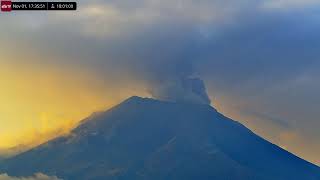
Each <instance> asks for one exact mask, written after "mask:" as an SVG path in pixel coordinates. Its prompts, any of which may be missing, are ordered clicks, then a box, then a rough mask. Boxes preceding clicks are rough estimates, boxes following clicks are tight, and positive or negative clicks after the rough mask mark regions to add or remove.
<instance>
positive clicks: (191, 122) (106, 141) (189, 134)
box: [0, 97, 320, 180]
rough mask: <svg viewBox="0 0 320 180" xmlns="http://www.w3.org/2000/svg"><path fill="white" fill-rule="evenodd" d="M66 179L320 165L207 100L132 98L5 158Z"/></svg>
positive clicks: (305, 171)
mask: <svg viewBox="0 0 320 180" xmlns="http://www.w3.org/2000/svg"><path fill="white" fill-rule="evenodd" d="M0 172H6V173H8V174H10V175H14V176H29V175H31V174H34V173H36V172H42V173H45V174H48V175H57V176H58V177H61V178H63V179H66V180H82V179H83V180H104V179H107V180H108V179H110V180H113V179H117V180H127V179H130V180H134V179H146V180H150V179H153V180H158V179H159V180H163V179H167V180H179V179H184V180H188V179H195V180H205V179H208V180H209V179H218V180H220V179H221V180H222V179H223V180H224V179H230V180H234V179H237V180H242V179H244V180H247V179H253V180H260V179H261V180H270V179H272V180H288V179H290V180H319V179H320V168H319V167H317V166H315V165H313V164H311V163H309V162H307V161H305V160H303V159H301V158H299V157H297V156H295V155H293V154H291V153H289V152H287V151H285V150H283V149H281V148H279V147H278V146H276V145H274V144H271V143H269V142H268V141H266V140H264V139H262V138H261V137H259V136H257V135H255V134H254V133H253V132H251V131H250V130H248V129H247V128H246V127H245V126H243V125H241V124H240V123H238V122H236V121H233V120H231V119H229V118H227V117H225V116H223V115H222V114H220V113H219V112H217V111H216V110H215V109H214V108H213V107H211V106H208V105H196V104H188V103H171V102H162V101H158V100H154V99H148V98H140V97H131V98H129V99H128V100H126V101H124V102H123V103H121V104H119V105H117V106H115V107H114V108H112V109H110V110H108V111H106V112H101V113H95V114H94V115H92V116H90V117H89V118H87V119H85V120H83V121H82V122H81V123H80V125H79V126H78V127H77V128H75V129H74V130H73V131H72V132H71V133H70V135H68V136H65V137H59V138H56V139H54V140H51V141H49V142H47V143H45V144H42V145H41V146H39V147H36V148H34V149H32V150H30V151H27V152H25V153H22V154H20V155H18V156H15V157H13V158H10V159H7V160H5V161H4V162H2V163H0Z"/></svg>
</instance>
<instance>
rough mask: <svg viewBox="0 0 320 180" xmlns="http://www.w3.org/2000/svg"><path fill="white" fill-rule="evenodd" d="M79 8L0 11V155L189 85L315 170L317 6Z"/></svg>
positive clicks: (137, 1)
mask: <svg viewBox="0 0 320 180" xmlns="http://www.w3.org/2000/svg"><path fill="white" fill-rule="evenodd" d="M78 7H79V9H78V10H77V11H70V12H11V13H1V14H0V23H1V25H0V53H1V57H0V102H1V103H0V153H1V152H6V151H8V150H7V149H8V148H10V147H15V146H19V147H30V146H34V145H36V144H39V143H41V142H43V141H46V140H47V139H50V138H53V137H55V136H57V135H63V134H66V133H68V131H69V130H70V129H72V128H73V127H75V126H76V124H77V122H78V121H80V120H81V119H83V118H85V117H86V116H89V115H90V114H91V113H93V112H95V111H102V110H106V109H108V108H110V107H112V106H113V105H115V104H117V103H119V102H121V101H122V100H124V99H126V98H127V97H130V96H133V95H138V96H148V97H161V96H157V94H156V93H159V92H160V90H162V89H163V87H167V86H170V85H172V84H173V85H176V84H180V83H181V80H185V79H188V78H193V77H196V78H199V79H200V78H201V79H202V80H203V82H204V84H205V85H206V89H207V92H208V95H209V97H210V100H211V105H212V106H214V107H215V108H217V109H218V110H219V111H220V112H222V113H223V114H225V115H226V116H228V117H231V118H232V119H235V120H237V121H239V122H241V123H243V124H244V125H246V126H247V127H249V128H250V129H252V130H253V131H254V132H256V133H257V134H259V135H261V136H262V137H264V138H266V139H267V140H269V141H271V142H272V143H275V144H277V145H279V146H281V147H282V148H284V149H286V150H288V151H290V152H293V153H294V154H296V155H298V156H300V157H302V158H304V159H306V160H308V161H310V162H313V163H316V164H318V165H320V156H319V155H318V154H319V153H318V152H320V140H319V138H320V131H319V128H320V120H319V115H318V114H319V112H318V110H319V107H320V96H319V92H320V83H319V82H320V71H319V68H320V60H319V58H320V34H319V31H320V21H319V18H320V11H319V9H320V2H319V1H318V0H241V1H239V0H121V1H120V0H91V1H85V0H78ZM171 87H172V86H171ZM159 89H160V90H159ZM165 89H166V88H165ZM161 92H162V91H161ZM178 92H180V91H178Z"/></svg>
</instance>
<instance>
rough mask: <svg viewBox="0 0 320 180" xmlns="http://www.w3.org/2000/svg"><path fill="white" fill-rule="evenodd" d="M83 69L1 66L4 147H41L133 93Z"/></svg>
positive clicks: (0, 140)
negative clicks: (101, 79)
mask: <svg viewBox="0 0 320 180" xmlns="http://www.w3.org/2000/svg"><path fill="white" fill-rule="evenodd" d="M97 79H98V78H95V77H94V75H92V74H90V73H88V72H84V71H81V70H79V71H73V72H70V70H68V71H64V70H62V69H50V70H48V69H41V68H33V67H31V68H30V67H28V68H18V67H16V66H9V65H2V66H0V82H1V83H0V102H1V103H0V149H1V148H10V147H14V146H17V145H28V146H30V145H37V144H39V143H43V142H44V141H46V140H48V139H51V138H53V137H56V136H59V135H63V134H66V133H68V132H69V130H70V129H72V128H74V127H75V126H76V125H77V123H78V122H79V121H80V120H82V119H83V118H85V117H87V116H89V115H90V114H91V113H93V112H95V111H101V110H105V109H107V108H109V107H111V106H112V105H114V104H116V103H117V102H119V101H120V99H123V98H125V96H126V95H127V94H129V93H126V92H124V93H122V92H117V93H116V94H117V95H114V96H111V95H112V94H113V93H112V92H113V90H112V88H111V87H109V86H107V85H103V82H99V80H97Z"/></svg>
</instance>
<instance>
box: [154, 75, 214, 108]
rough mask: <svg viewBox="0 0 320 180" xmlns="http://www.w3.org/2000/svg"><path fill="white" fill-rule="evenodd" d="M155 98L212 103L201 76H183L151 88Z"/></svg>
mask: <svg viewBox="0 0 320 180" xmlns="http://www.w3.org/2000/svg"><path fill="white" fill-rule="evenodd" d="M151 94H152V96H153V97H154V98H156V99H160V100H165V101H171V102H182V103H193V104H208V105H209V104H210V103H211V101H210V99H209V97H208V94H207V92H206V87H205V84H204V82H203V81H202V80H201V79H199V78H183V79H180V80H176V81H167V82H165V83H160V85H158V86H157V87H154V88H153V89H152V90H151Z"/></svg>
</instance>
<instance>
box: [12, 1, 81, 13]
mask: <svg viewBox="0 0 320 180" xmlns="http://www.w3.org/2000/svg"><path fill="white" fill-rule="evenodd" d="M11 7H12V11H19V10H20V11H21V10H22V11H23V10H32V11H34V10H40V11H41V10H42V11H45V10H77V3H76V2H12V6H11Z"/></svg>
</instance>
